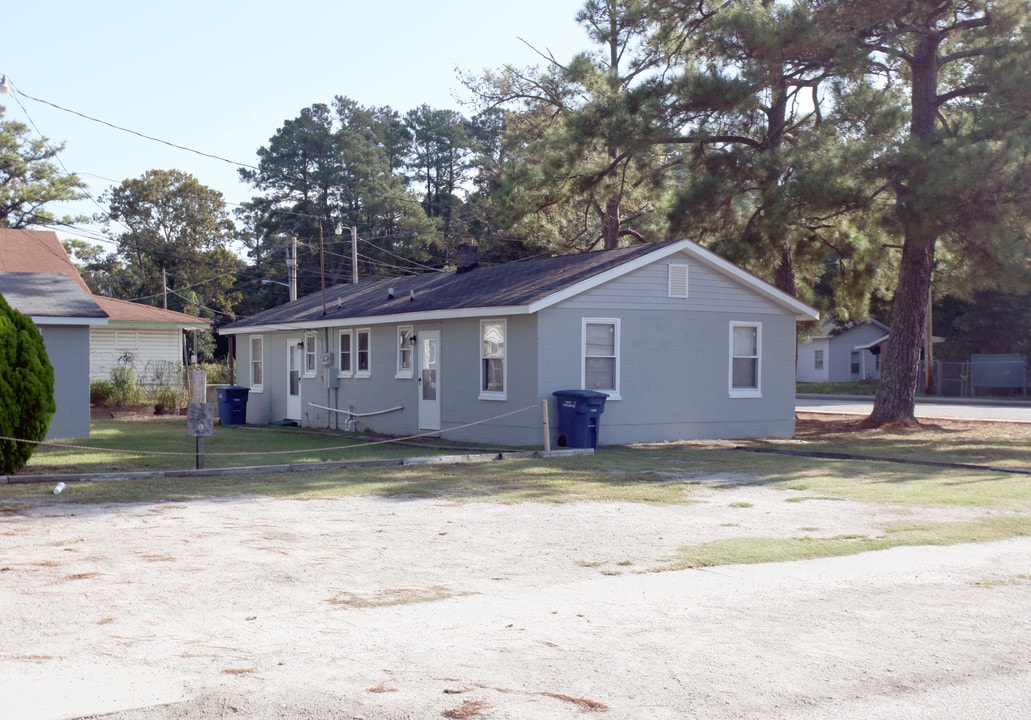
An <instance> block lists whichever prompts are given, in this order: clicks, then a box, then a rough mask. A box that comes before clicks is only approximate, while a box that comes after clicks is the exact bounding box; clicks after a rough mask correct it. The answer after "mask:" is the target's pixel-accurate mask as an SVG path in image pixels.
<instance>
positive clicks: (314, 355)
mask: <svg viewBox="0 0 1031 720" xmlns="http://www.w3.org/2000/svg"><path fill="white" fill-rule="evenodd" d="M309 340H310V341H311V348H310V349H309V346H308V341H309ZM309 356H311V359H312V363H311V369H310V370H309V369H308V357H309ZM301 362H302V363H303V367H302V368H301V377H305V378H313V377H315V376H316V375H317V374H318V371H319V336H318V334H317V333H313V332H306V333H304V352H303V353H302V356H301Z"/></svg>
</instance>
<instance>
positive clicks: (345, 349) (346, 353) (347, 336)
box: [339, 330, 354, 377]
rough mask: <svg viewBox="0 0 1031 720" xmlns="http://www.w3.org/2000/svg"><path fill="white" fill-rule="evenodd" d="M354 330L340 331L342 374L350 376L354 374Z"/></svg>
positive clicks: (342, 375)
mask: <svg viewBox="0 0 1031 720" xmlns="http://www.w3.org/2000/svg"><path fill="white" fill-rule="evenodd" d="M353 342H354V332H353V331H351V330H341V331H340V366H339V367H340V370H339V373H340V376H341V377H350V376H351V375H354V347H353V345H352V343H353Z"/></svg>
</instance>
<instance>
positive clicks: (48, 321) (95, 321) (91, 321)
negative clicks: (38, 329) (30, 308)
mask: <svg viewBox="0 0 1031 720" xmlns="http://www.w3.org/2000/svg"><path fill="white" fill-rule="evenodd" d="M29 319H30V320H32V322H34V323H35V324H36V325H107V318H84V317H68V316H66V315H65V316H62V315H29Z"/></svg>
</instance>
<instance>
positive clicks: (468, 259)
mask: <svg viewBox="0 0 1031 720" xmlns="http://www.w3.org/2000/svg"><path fill="white" fill-rule="evenodd" d="M479 264H480V260H479V248H477V247H476V243H473V242H464V243H462V244H461V245H459V246H458V250H456V251H455V266H456V272H457V273H459V274H460V273H464V272H469V271H470V270H473V269H475V268H476V267H477V266H478V265H479Z"/></svg>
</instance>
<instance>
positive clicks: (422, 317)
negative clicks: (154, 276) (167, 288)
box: [218, 305, 531, 335]
mask: <svg viewBox="0 0 1031 720" xmlns="http://www.w3.org/2000/svg"><path fill="white" fill-rule="evenodd" d="M529 314H531V310H530V306H529V305H494V306H490V307H473V308H461V309H457V310H429V311H425V312H413V313H392V314H390V315H365V316H358V317H346V318H332V319H326V320H306V321H305V322H292V323H270V324H268V325H251V326H249V327H244V328H233V329H220V330H219V331H218V333H219V335H254V334H256V333H262V332H279V331H283V330H321V329H322V328H334V327H339V328H344V327H356V326H358V325H399V324H404V323H416V322H433V321H437V320H451V319H455V318H477V317H485V316H491V315H492V316H500V315H529Z"/></svg>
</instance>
